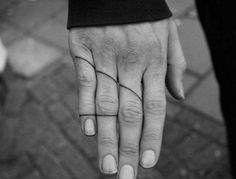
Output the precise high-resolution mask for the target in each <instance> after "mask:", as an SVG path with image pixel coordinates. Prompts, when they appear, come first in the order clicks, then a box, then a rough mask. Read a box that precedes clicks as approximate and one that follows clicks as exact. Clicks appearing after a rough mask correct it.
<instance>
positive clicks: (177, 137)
mask: <svg viewBox="0 0 236 179" xmlns="http://www.w3.org/2000/svg"><path fill="white" fill-rule="evenodd" d="M190 132H191V131H190V130H189V129H187V128H184V127H182V126H181V125H179V124H176V123H175V122H171V121H168V120H167V121H166V122H165V127H164V132H163V144H165V145H166V146H168V147H175V146H176V145H177V144H180V143H181V142H182V141H183V140H184V139H185V137H186V136H188V135H190Z"/></svg>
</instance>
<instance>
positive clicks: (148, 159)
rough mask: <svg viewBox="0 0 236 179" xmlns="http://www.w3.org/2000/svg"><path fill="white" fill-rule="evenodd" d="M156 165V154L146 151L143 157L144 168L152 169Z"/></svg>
mask: <svg viewBox="0 0 236 179" xmlns="http://www.w3.org/2000/svg"><path fill="white" fill-rule="evenodd" d="M154 164H155V153H154V152H153V151H152V150H146V151H144V152H143V155H142V166H143V167H145V168H149V167H152V166H153V165H154Z"/></svg>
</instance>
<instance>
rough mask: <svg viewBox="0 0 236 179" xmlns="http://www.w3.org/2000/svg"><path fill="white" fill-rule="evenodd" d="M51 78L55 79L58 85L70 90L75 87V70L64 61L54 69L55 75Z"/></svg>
mask: <svg viewBox="0 0 236 179" xmlns="http://www.w3.org/2000/svg"><path fill="white" fill-rule="evenodd" d="M52 79H53V80H55V82H56V83H57V85H58V86H60V87H63V88H65V89H69V90H70V91H71V90H74V89H75V87H76V80H75V70H74V68H72V67H71V66H68V65H66V64H64V63H62V64H61V65H60V68H57V69H56V70H55V75H53V76H52Z"/></svg>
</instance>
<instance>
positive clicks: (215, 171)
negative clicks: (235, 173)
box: [204, 160, 233, 179]
mask: <svg viewBox="0 0 236 179" xmlns="http://www.w3.org/2000/svg"><path fill="white" fill-rule="evenodd" d="M214 166H216V167H212V168H211V169H210V170H209V171H208V174H207V175H206V176H204V178H206V179H213V178H214V179H222V178H224V179H233V177H232V176H231V174H230V168H229V166H228V161H225V160H223V161H220V162H219V163H218V164H217V165H214Z"/></svg>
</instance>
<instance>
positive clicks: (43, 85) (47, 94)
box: [29, 77, 59, 104]
mask: <svg viewBox="0 0 236 179" xmlns="http://www.w3.org/2000/svg"><path fill="white" fill-rule="evenodd" d="M29 88H30V89H31V91H30V93H32V94H33V96H34V97H35V98H36V99H37V100H38V101H40V102H41V103H42V104H47V103H49V102H51V101H54V100H56V99H58V98H59V89H58V88H57V86H56V85H55V83H53V81H52V80H51V79H50V78H49V77H45V78H41V80H39V81H36V82H35V83H31V84H29Z"/></svg>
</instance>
